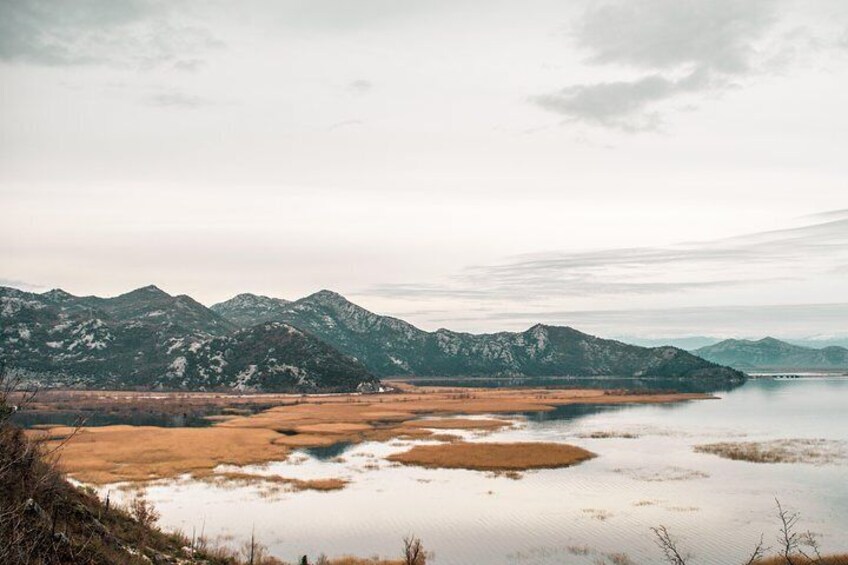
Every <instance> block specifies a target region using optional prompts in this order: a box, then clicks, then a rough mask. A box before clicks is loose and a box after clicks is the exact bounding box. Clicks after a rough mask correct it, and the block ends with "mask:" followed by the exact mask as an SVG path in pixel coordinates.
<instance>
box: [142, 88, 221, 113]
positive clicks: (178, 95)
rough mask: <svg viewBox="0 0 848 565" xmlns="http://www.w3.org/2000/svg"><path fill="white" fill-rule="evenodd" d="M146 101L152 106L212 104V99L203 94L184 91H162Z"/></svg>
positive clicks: (192, 106) (168, 106)
mask: <svg viewBox="0 0 848 565" xmlns="http://www.w3.org/2000/svg"><path fill="white" fill-rule="evenodd" d="M145 102H146V103H147V104H148V105H150V106H157V107H159V108H188V109H192V108H199V107H201V106H208V105H210V104H212V102H211V101H209V100H207V99H206V98H203V97H201V96H193V95H191V94H185V93H182V92H160V93H158V94H153V95H150V96H148V97H147V98H145Z"/></svg>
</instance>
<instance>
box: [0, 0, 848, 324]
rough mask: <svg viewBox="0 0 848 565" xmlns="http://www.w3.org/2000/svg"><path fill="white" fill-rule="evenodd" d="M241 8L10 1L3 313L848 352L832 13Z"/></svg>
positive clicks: (808, 1)
mask: <svg viewBox="0 0 848 565" xmlns="http://www.w3.org/2000/svg"><path fill="white" fill-rule="evenodd" d="M234 6H236V4H233V3H231V2H224V1H217V2H216V1H197V2H194V1H182V0H167V1H164V0H163V1H161V2H160V1H155V2H153V1H120V0H74V1H65V0H31V1H20V0H0V284H7V285H13V286H18V287H21V288H25V289H33V290H46V289H48V288H52V287H62V288H64V289H66V290H68V291H70V292H73V293H75V294H100V295H114V294H119V293H121V292H124V291H126V290H129V289H131V288H135V287H138V286H142V285H145V284H149V283H155V284H157V285H158V286H160V287H162V288H163V289H165V290H166V291H168V292H171V293H173V294H178V293H186V294H190V295H192V296H194V297H195V298H197V299H198V300H200V301H202V302H204V303H207V304H211V303H214V302H217V301H220V300H223V299H226V298H229V297H230V296H232V295H233V294H236V293H239V292H255V293H261V294H266V295H271V296H278V297H283V298H297V297H300V296H303V295H305V294H309V293H311V292H313V291H316V290H318V289H320V288H330V289H334V290H337V291H338V292H341V293H342V294H345V295H346V296H348V297H349V298H351V299H352V300H354V301H355V302H357V303H359V304H361V305H363V306H365V307H368V308H369V309H372V310H375V311H378V312H383V313H391V314H395V315H398V316H401V317H404V318H406V319H408V320H410V321H411V322H413V323H416V324H417V325H420V326H421V327H423V328H425V329H435V328H437V327H440V326H446V327H449V328H452V329H457V330H470V331H494V330H499V329H519V328H523V327H526V326H528V325H530V324H532V323H534V322H536V321H544V322H547V323H560V324H571V325H575V326H577V327H578V328H581V329H586V330H589V331H593V332H595V333H600V334H603V335H619V336H620V335H639V336H669V335H674V336H680V335H704V334H706V335H721V336H730V335H741V336H751V337H754V336H759V335H765V334H773V335H778V336H784V337H789V336H794V337H804V336H811V335H820V334H821V335H829V334H836V333H841V334H845V333H848V323H846V318H848V315H847V314H848V298H846V297H848V111H846V106H845V104H846V99H847V98H846V87H848V2H845V1H844V0H797V1H792V0H745V1H744V2H742V1H739V0H626V1H625V0H621V1H592V2H588V1H585V2H584V1H572V2H562V1H561V0H550V1H546V0H529V1H528V0H525V1H521V2H518V1H511V2H507V1H500V0H486V1H482V0H480V1H473V2H472V1H468V0H450V1H432V0H431V1H402V0H357V1H356V2H351V1H349V0H303V1H293V0H290V1H270V0H268V1H259V0H244V1H242V2H239V3H237V6H238V7H237V8H235V7H234ZM788 305H791V307H788Z"/></svg>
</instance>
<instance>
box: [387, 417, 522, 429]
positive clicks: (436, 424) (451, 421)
mask: <svg viewBox="0 0 848 565" xmlns="http://www.w3.org/2000/svg"><path fill="white" fill-rule="evenodd" d="M403 425H404V426H405V427H409V428H425V429H432V430H497V429H500V428H504V427H507V426H511V425H512V422H509V421H507V420H477V419H473V418H439V419H427V420H413V421H411V422H404V423H403Z"/></svg>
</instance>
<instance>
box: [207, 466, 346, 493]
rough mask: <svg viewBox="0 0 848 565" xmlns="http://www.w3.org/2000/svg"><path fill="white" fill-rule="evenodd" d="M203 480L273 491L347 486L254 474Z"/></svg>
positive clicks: (221, 475) (341, 481) (230, 474)
mask: <svg viewBox="0 0 848 565" xmlns="http://www.w3.org/2000/svg"><path fill="white" fill-rule="evenodd" d="M204 480H206V481H209V482H212V483H214V484H217V485H220V486H228V485H232V486H253V485H257V486H259V487H260V488H265V489H268V490H274V487H287V488H288V489H289V490H297V491H300V490H317V491H322V492H327V491H333V490H341V489H343V488H344V487H346V486H347V484H348V481H347V480H345V479H337V478H329V479H309V480H304V479H290V478H287V477H280V476H278V475H258V474H255V473H243V472H237V471H233V472H226V473H215V474H213V475H208V476H206V477H204Z"/></svg>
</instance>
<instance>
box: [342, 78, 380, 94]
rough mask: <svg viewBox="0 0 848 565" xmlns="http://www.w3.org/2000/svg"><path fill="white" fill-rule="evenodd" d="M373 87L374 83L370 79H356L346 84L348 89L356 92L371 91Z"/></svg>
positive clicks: (364, 92) (365, 92)
mask: <svg viewBox="0 0 848 565" xmlns="http://www.w3.org/2000/svg"><path fill="white" fill-rule="evenodd" d="M373 87H374V84H373V83H372V82H371V81H370V80H365V79H357V80H354V81H351V82H350V84H348V85H347V88H348V90H350V91H351V92H354V93H356V94H367V93H368V92H371V89H372V88H373Z"/></svg>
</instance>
